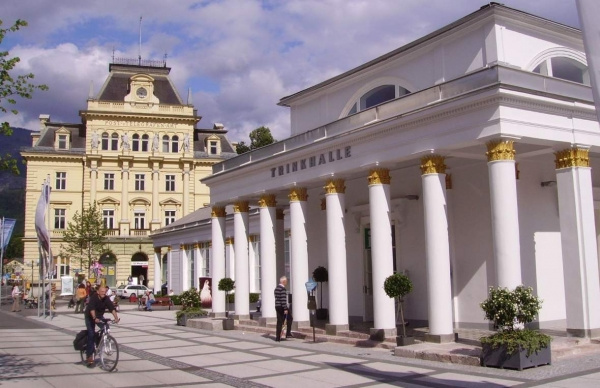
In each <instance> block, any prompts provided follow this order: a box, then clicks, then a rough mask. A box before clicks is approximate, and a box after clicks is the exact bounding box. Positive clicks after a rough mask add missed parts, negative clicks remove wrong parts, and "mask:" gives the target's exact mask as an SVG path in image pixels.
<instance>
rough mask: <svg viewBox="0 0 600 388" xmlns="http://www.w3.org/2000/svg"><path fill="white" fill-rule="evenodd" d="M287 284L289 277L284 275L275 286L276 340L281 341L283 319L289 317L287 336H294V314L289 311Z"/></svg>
mask: <svg viewBox="0 0 600 388" xmlns="http://www.w3.org/2000/svg"><path fill="white" fill-rule="evenodd" d="M286 285H287V278H286V277H285V276H282V277H281V278H279V285H278V286H277V287H275V311H276V312H277V332H276V333H275V341H277V342H280V341H281V329H282V327H283V321H284V320H285V319H287V330H286V336H285V338H294V337H292V315H291V314H290V311H289V306H288V303H287V301H288V296H287V290H286V289H285V286H286Z"/></svg>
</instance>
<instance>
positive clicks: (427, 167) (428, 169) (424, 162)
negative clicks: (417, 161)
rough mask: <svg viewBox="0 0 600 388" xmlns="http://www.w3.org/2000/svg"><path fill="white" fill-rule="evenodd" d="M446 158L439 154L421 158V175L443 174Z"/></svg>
mask: <svg viewBox="0 0 600 388" xmlns="http://www.w3.org/2000/svg"><path fill="white" fill-rule="evenodd" d="M445 161H446V158H444V157H443V156H441V155H427V156H425V157H423V158H421V175H427V174H445V173H446V163H445Z"/></svg>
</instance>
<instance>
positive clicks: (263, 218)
mask: <svg viewBox="0 0 600 388" xmlns="http://www.w3.org/2000/svg"><path fill="white" fill-rule="evenodd" d="M258 204H259V206H260V291H261V295H260V298H261V310H260V311H261V318H260V323H261V325H265V326H266V324H267V323H268V322H269V321H271V322H272V321H273V320H274V319H276V317H277V314H276V312H275V295H274V293H273V291H274V290H275V287H277V284H278V282H277V280H278V278H277V272H276V253H275V251H276V248H275V246H276V243H275V218H276V213H277V210H276V208H275V206H276V205H277V202H276V201H275V195H274V194H267V195H263V196H262V197H261V198H260V200H259V201H258Z"/></svg>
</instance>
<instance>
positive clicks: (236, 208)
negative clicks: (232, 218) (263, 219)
mask: <svg viewBox="0 0 600 388" xmlns="http://www.w3.org/2000/svg"><path fill="white" fill-rule="evenodd" d="M248 211H250V205H249V204H248V201H238V202H236V203H234V204H233V212H234V213H248Z"/></svg>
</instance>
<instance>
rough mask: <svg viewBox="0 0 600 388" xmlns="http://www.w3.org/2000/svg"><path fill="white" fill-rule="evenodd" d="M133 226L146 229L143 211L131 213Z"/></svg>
mask: <svg viewBox="0 0 600 388" xmlns="http://www.w3.org/2000/svg"><path fill="white" fill-rule="evenodd" d="M133 228H134V229H138V230H142V229H146V214H145V213H143V212H134V213H133Z"/></svg>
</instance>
